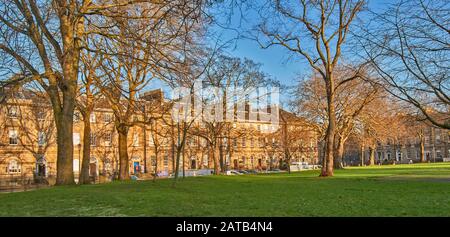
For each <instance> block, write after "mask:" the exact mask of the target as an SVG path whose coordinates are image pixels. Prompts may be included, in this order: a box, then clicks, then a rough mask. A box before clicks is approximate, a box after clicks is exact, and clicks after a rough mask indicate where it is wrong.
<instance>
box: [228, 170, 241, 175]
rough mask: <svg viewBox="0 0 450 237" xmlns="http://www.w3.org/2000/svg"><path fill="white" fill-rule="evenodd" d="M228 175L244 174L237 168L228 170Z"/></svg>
mask: <svg viewBox="0 0 450 237" xmlns="http://www.w3.org/2000/svg"><path fill="white" fill-rule="evenodd" d="M227 175H242V174H241V173H239V172H238V171H236V170H228V171H227Z"/></svg>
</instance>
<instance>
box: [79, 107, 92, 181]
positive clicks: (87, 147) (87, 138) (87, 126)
mask: <svg viewBox="0 0 450 237" xmlns="http://www.w3.org/2000/svg"><path fill="white" fill-rule="evenodd" d="M83 123H84V128H83V161H82V162H81V171H80V176H79V181H78V183H79V184H89V183H90V179H89V163H90V156H91V121H90V112H87V113H86V114H85V116H84V121H83Z"/></svg>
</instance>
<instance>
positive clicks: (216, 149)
mask: <svg viewBox="0 0 450 237" xmlns="http://www.w3.org/2000/svg"><path fill="white" fill-rule="evenodd" d="M213 149H214V150H213V158H214V174H215V175H218V174H220V162H219V153H220V151H219V145H218V142H216V143H215V144H214V148H213Z"/></svg>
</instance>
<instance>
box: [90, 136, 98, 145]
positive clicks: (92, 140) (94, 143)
mask: <svg viewBox="0 0 450 237" xmlns="http://www.w3.org/2000/svg"><path fill="white" fill-rule="evenodd" d="M90 137H91V146H96V145H97V136H95V134H93V133H91V134H90Z"/></svg>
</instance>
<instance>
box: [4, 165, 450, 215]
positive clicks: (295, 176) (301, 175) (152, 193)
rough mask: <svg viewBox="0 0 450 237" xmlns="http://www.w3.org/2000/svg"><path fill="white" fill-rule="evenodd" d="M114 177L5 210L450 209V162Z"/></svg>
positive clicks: (11, 198) (11, 196)
mask: <svg viewBox="0 0 450 237" xmlns="http://www.w3.org/2000/svg"><path fill="white" fill-rule="evenodd" d="M317 176H318V171H304V172H298V173H292V174H287V173H284V174H269V175H245V176H209V177H193V178H186V179H184V180H181V181H180V182H179V183H178V184H177V187H176V188H172V180H170V179H168V180H158V181H157V182H156V183H153V182H151V181H137V182H136V181H134V182H132V181H129V182H114V183H109V184H101V185H88V186H74V187H54V188H50V189H42V190H35V191H28V192H22V193H3V194H0V216H450V164H448V163H447V164H445V163H437V164H413V165H395V166H380V167H370V168H369V167H365V168H348V169H345V170H339V171H336V174H335V177H332V178H319V177H317Z"/></svg>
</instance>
